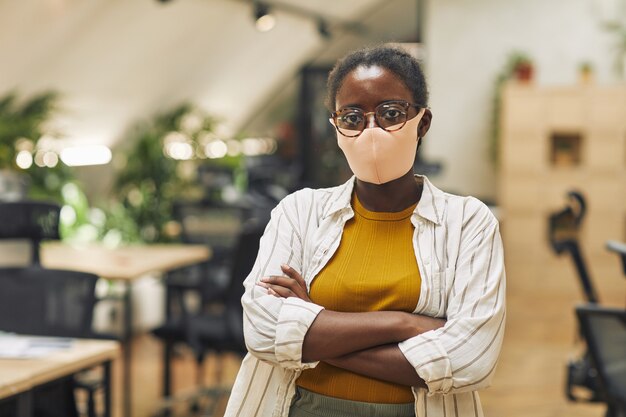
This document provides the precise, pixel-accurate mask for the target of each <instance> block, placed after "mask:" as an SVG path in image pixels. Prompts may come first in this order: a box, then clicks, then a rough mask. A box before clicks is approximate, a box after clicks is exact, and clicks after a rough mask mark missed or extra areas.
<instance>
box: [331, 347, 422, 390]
mask: <svg viewBox="0 0 626 417" xmlns="http://www.w3.org/2000/svg"><path fill="white" fill-rule="evenodd" d="M325 362H326V363H329V364H330V365H333V366H336V367H338V368H342V369H346V370H348V371H352V372H354V373H357V374H360V375H364V376H368V377H370V378H377V379H382V380H384V381H388V382H393V383H396V384H401V385H408V386H413V387H424V388H425V387H426V383H425V382H424V380H423V379H422V378H420V377H419V375H418V374H417V372H415V369H414V368H413V366H411V364H410V363H409V362H408V361H407V360H406V358H405V357H404V355H403V354H402V352H401V351H400V348H399V347H398V345H397V344H389V345H383V346H376V347H373V348H370V349H365V350H362V351H359V352H355V353H350V354H348V355H344V356H341V357H339V358H336V359H329V360H326V361H325Z"/></svg>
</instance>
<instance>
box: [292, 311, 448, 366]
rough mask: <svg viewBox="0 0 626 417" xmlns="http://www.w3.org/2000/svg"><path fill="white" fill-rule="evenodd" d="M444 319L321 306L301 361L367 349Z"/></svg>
mask: <svg viewBox="0 0 626 417" xmlns="http://www.w3.org/2000/svg"><path fill="white" fill-rule="evenodd" d="M443 324H445V320H442V319H434V318H431V317H426V316H420V315H417V314H411V313H405V312H401V311H372V312H364V313H343V312H337V311H330V310H322V311H321V312H320V313H319V314H318V316H317V318H316V319H315V321H314V322H313V324H312V325H311V327H310V328H309V330H308V331H307V333H306V336H305V337H304V342H303V345H302V361H303V362H312V361H318V360H327V359H332V358H337V357H340V356H343V355H347V354H349V353H353V352H358V351H361V350H364V349H368V348H372V347H376V346H380V345H386V344H390V343H398V342H401V341H403V340H406V339H409V338H411V337H413V336H416V335H418V334H421V333H424V332H426V331H429V330H433V329H437V328H439V327H441V326H443Z"/></svg>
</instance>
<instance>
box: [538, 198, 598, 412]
mask: <svg viewBox="0 0 626 417" xmlns="http://www.w3.org/2000/svg"><path fill="white" fill-rule="evenodd" d="M567 197H568V202H567V204H566V206H565V208H563V209H562V210H559V211H557V212H555V213H553V214H552V215H550V217H549V219H548V240H549V242H550V245H551V246H552V249H553V251H554V253H555V254H556V255H563V254H568V255H569V256H570V257H571V259H572V262H573V263H574V267H575V269H576V271H577V273H578V279H579V282H580V285H581V288H582V292H583V295H584V297H585V299H586V301H587V302H588V303H592V304H595V303H598V301H599V299H598V295H597V292H596V289H595V286H594V285H593V282H592V280H591V276H590V275H589V271H588V269H587V264H586V262H585V259H584V257H583V254H582V251H581V248H580V244H579V235H580V228H581V226H582V222H583V220H584V218H585V213H586V207H587V205H586V202H585V198H584V197H583V195H582V194H581V193H579V192H577V191H570V192H568V193H567ZM598 384H599V382H598V377H597V372H596V370H595V368H594V366H593V364H592V362H591V360H590V358H589V353H588V352H585V353H584V354H583V355H582V357H580V358H578V359H575V360H570V361H569V362H568V364H567V380H566V384H565V395H566V396H567V398H568V399H569V400H570V401H575V402H598V401H601V399H600V397H599V387H598Z"/></svg>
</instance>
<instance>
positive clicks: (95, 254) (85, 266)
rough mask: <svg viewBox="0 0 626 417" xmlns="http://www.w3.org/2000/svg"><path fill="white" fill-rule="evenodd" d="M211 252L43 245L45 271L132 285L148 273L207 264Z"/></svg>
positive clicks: (196, 247)
mask: <svg viewBox="0 0 626 417" xmlns="http://www.w3.org/2000/svg"><path fill="white" fill-rule="evenodd" d="M210 256H211V251H210V250H209V248H207V247H206V246H204V245H184V244H171V245H137V246H126V247H119V248H115V249H108V248H105V247H104V246H100V245H90V246H83V247H75V246H70V245H67V244H64V243H58V242H54V243H52V242H50V243H46V244H44V245H42V251H41V263H42V265H43V266H45V267H46V268H55V269H69V270H74V271H83V272H91V273H92V274H96V275H98V276H100V277H102V278H107V279H113V280H121V281H133V280H135V279H137V278H140V277H141V276H143V275H145V274H147V273H150V272H155V271H156V272H163V271H171V270H173V269H177V268H182V267H184V266H188V265H193V264H196V263H199V262H203V261H206V260H208V259H209V258H210Z"/></svg>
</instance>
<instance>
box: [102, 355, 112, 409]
mask: <svg viewBox="0 0 626 417" xmlns="http://www.w3.org/2000/svg"><path fill="white" fill-rule="evenodd" d="M102 367H103V368H104V381H103V382H104V417H111V361H106V362H105V363H104V364H103V365H102Z"/></svg>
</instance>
